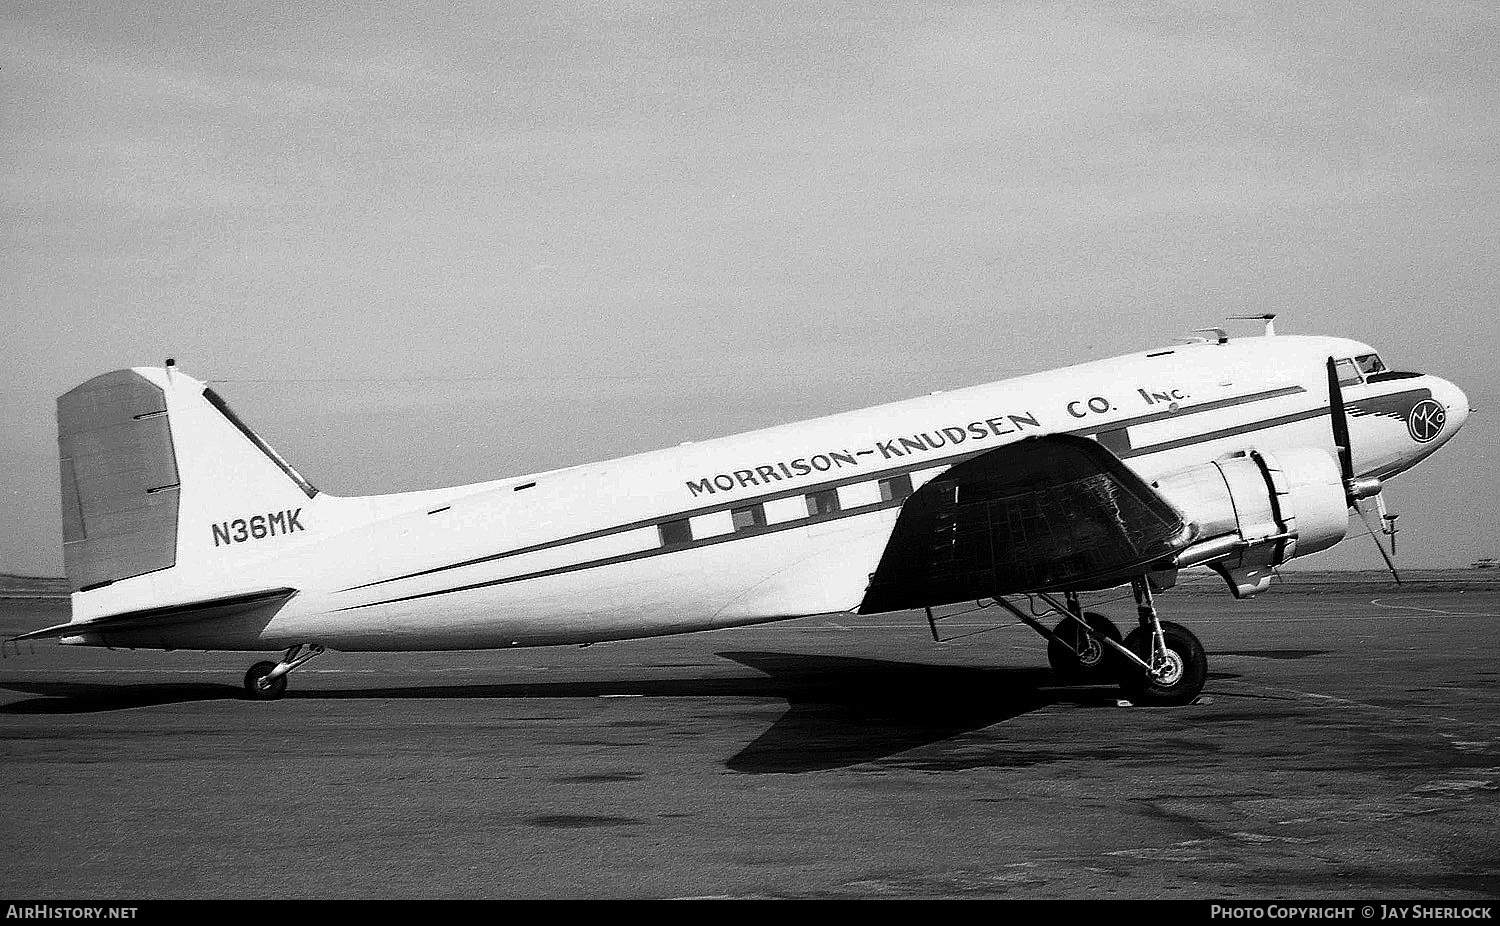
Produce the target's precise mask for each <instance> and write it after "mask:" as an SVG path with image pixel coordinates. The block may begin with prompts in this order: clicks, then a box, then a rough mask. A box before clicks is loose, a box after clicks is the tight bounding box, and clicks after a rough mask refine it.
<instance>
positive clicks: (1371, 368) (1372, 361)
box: [1354, 354, 1386, 376]
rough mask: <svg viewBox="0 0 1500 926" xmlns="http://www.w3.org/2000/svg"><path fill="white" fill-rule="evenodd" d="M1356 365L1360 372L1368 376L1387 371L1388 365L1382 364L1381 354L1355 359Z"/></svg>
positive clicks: (1366, 355)
mask: <svg viewBox="0 0 1500 926" xmlns="http://www.w3.org/2000/svg"><path fill="white" fill-rule="evenodd" d="M1354 365H1355V366H1356V367H1358V368H1359V372H1361V373H1363V374H1365V375H1366V376H1370V375H1371V374H1374V373H1384V372H1385V371H1386V365H1385V364H1384V363H1383V362H1381V360H1380V355H1379V354H1365V355H1364V356H1363V357H1355V358H1354Z"/></svg>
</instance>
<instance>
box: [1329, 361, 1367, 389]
mask: <svg viewBox="0 0 1500 926" xmlns="http://www.w3.org/2000/svg"><path fill="white" fill-rule="evenodd" d="M1333 366H1334V369H1335V370H1337V371H1338V375H1339V385H1340V386H1359V385H1362V384H1363V383H1364V381H1365V380H1364V377H1362V376H1360V375H1359V368H1358V367H1356V366H1355V365H1354V361H1353V360H1349V359H1344V360H1340V361H1338V362H1337V363H1335V364H1334V365H1333Z"/></svg>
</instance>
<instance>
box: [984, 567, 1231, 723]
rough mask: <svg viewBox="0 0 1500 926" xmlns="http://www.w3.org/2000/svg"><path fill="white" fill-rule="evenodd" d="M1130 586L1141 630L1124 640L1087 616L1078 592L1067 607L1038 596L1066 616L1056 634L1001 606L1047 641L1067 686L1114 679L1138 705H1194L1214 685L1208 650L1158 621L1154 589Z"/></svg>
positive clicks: (1139, 582)
mask: <svg viewBox="0 0 1500 926" xmlns="http://www.w3.org/2000/svg"><path fill="white" fill-rule="evenodd" d="M1130 585H1131V589H1132V590H1133V591H1134V592H1135V604H1136V615H1137V617H1138V618H1139V621H1140V626H1139V627H1137V628H1136V629H1134V630H1132V631H1131V632H1130V634H1129V635H1128V636H1126V637H1125V639H1124V640H1121V639H1120V631H1119V630H1117V629H1116V628H1115V625H1114V624H1113V623H1111V622H1110V621H1109V619H1108V618H1105V617H1104V616H1102V615H1099V614H1094V613H1092V612H1084V611H1083V609H1082V607H1081V605H1080V603H1079V601H1078V596H1077V595H1076V594H1074V593H1072V592H1068V593H1065V596H1066V599H1067V600H1066V601H1065V602H1064V601H1059V600H1058V599H1057V597H1056V596H1055V595H1052V594H1048V593H1047V592H1040V593H1037V597H1038V598H1041V599H1042V600H1043V601H1045V602H1046V603H1047V604H1048V605H1050V606H1051V607H1052V609H1053V610H1055V611H1057V612H1058V613H1060V614H1062V615H1064V616H1063V619H1062V621H1061V622H1059V623H1058V625H1057V628H1056V629H1055V630H1053V629H1049V628H1048V627H1046V626H1045V625H1044V624H1042V623H1041V622H1040V621H1038V620H1037V619H1036V617H1034V616H1032V615H1030V614H1027V613H1026V612H1025V611H1022V610H1021V609H1020V608H1018V607H1016V606H1015V605H1014V604H1012V603H1011V602H1009V601H1007V600H1005V599H1004V598H997V599H995V601H996V603H997V604H999V605H1001V606H1002V607H1004V608H1005V609H1006V610H1007V611H1010V613H1011V614H1014V615H1015V616H1016V618H1017V619H1019V620H1020V621H1021V623H1023V624H1025V625H1026V626H1028V627H1030V628H1031V629H1032V630H1035V631H1036V632H1037V633H1039V634H1041V635H1042V636H1044V637H1046V638H1047V641H1048V644H1047V659H1048V661H1049V662H1050V663H1051V664H1052V668H1053V671H1055V672H1056V673H1057V674H1058V676H1059V677H1060V678H1061V679H1063V680H1064V681H1069V682H1081V681H1095V680H1104V679H1108V678H1111V677H1113V678H1117V679H1118V680H1119V682H1120V688H1121V690H1122V692H1123V693H1124V694H1125V696H1126V697H1127V698H1129V699H1130V700H1131V701H1133V702H1135V703H1136V704H1150V705H1162V706H1171V705H1179V704H1191V703H1192V701H1193V699H1194V698H1196V697H1198V693H1199V692H1201V691H1202V690H1203V683H1204V682H1205V681H1207V679H1208V658H1207V656H1206V655H1205V654H1204V652H1203V644H1201V643H1199V642H1198V638H1197V637H1195V636H1193V634H1192V632H1191V631H1189V630H1188V629H1187V628H1186V627H1183V626H1182V625H1181V624H1174V623H1172V622H1171V621H1163V620H1159V619H1158V618H1157V616H1156V604H1155V602H1154V601H1153V600H1152V597H1151V586H1150V585H1148V584H1147V582H1146V579H1145V578H1144V577H1140V578H1136V579H1133V580H1131V583H1130Z"/></svg>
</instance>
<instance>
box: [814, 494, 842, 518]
mask: <svg viewBox="0 0 1500 926" xmlns="http://www.w3.org/2000/svg"><path fill="white" fill-rule="evenodd" d="M838 510H839V490H838V489H824V490H823V491H821V492H811V493H808V496H807V513H808V515H810V516H812V517H817V516H818V515H820V514H833V513H834V512H835V511H838Z"/></svg>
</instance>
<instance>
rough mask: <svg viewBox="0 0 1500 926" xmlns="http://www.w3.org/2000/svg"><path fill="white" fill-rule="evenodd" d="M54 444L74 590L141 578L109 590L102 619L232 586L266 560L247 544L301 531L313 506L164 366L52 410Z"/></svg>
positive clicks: (83, 389)
mask: <svg viewBox="0 0 1500 926" xmlns="http://www.w3.org/2000/svg"><path fill="white" fill-rule="evenodd" d="M57 439H58V452H59V457H60V471H61V478H62V516H63V562H64V566H65V568H66V570H67V575H68V584H69V586H70V587H71V589H72V590H73V591H74V592H88V591H91V590H93V589H97V588H101V587H103V586H106V585H111V584H113V583H117V582H121V583H123V582H124V580H127V579H136V578H137V577H143V576H144V577H150V578H147V579H143V580H142V582H138V583H130V584H131V585H133V586H137V585H142V583H144V585H145V586H146V587H142V588H139V589H134V590H133V591H131V592H129V593H124V592H125V589H124V588H123V587H118V588H116V589H112V590H111V592H110V594H109V596H108V597H109V598H111V599H112V602H111V605H110V606H107V607H106V610H113V608H114V606H115V601H116V600H117V601H118V606H124V605H126V604H127V603H129V604H131V605H134V606H139V605H141V604H151V603H153V602H156V601H160V600H162V599H164V598H170V597H172V593H174V592H176V591H186V590H194V591H203V590H204V589H209V590H211V589H212V588H213V587H214V586H215V585H216V584H217V585H225V584H232V583H231V582H230V578H229V577H230V576H232V575H233V573H234V572H235V570H236V569H237V567H239V566H241V565H243V564H244V563H246V562H248V561H249V560H252V559H258V558H261V557H263V556H264V555H265V554H267V553H269V552H271V550H270V549H268V548H267V545H265V544H257V543H252V542H251V541H256V540H264V539H268V538H270V537H274V536H285V535H287V534H291V533H297V532H301V531H305V530H306V529H307V525H306V523H305V517H306V516H305V515H304V514H303V508H304V506H308V505H309V504H310V503H311V502H312V500H313V499H314V498H315V497H317V495H318V490H317V489H315V488H313V486H312V485H311V484H310V483H309V482H308V481H307V480H306V479H304V478H302V476H301V475H300V474H299V473H297V471H296V470H294V469H292V467H290V466H289V465H287V463H286V461H285V460H283V459H282V458H281V457H280V456H279V455H278V454H277V453H276V452H275V451H274V450H272V449H271V448H270V447H269V446H267V445H266V443H265V442H264V441H262V440H261V439H260V438H259V437H257V436H256V435H255V433H254V432H252V431H251V430H250V429H249V428H248V427H246V426H245V424H244V423H243V422H242V421H240V419H239V418H238V417H237V416H236V415H235V414H234V413H233V412H231V411H230V410H229V407H228V406H227V405H226V404H225V403H224V401H223V400H222V399H221V398H219V397H218V395H216V394H215V393H214V392H213V390H212V389H209V388H207V387H205V385H204V384H203V383H201V382H199V381H198V380H195V379H193V378H191V377H189V376H186V375H184V374H183V373H180V372H178V371H177V370H176V368H175V367H172V366H170V365H169V366H168V367H166V368H165V369H159V368H141V367H138V368H134V369H128V370H116V371H114V372H112V373H105V374H103V375H101V376H96V377H94V378H93V379H91V380H89V381H88V382H86V383H83V384H82V385H80V386H78V387H76V388H74V389H72V390H70V391H69V392H67V393H66V394H64V395H63V396H61V397H60V398H59V399H58V400H57ZM120 593H124V594H120ZM86 597H87V596H86ZM77 600H78V599H76V598H75V602H76V601H77ZM100 603H101V604H103V602H102V601H101V602H100ZM88 610H90V611H93V610H96V609H95V608H92V607H91V608H89V609H88ZM76 616H77V615H76V614H75V617H76Z"/></svg>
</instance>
